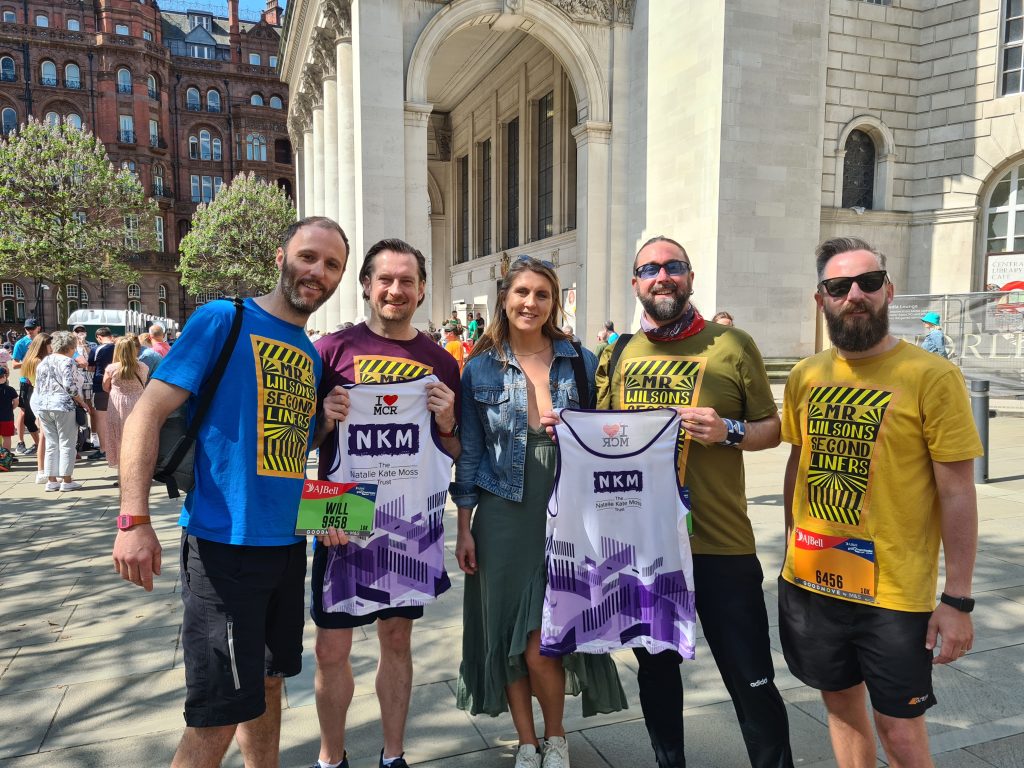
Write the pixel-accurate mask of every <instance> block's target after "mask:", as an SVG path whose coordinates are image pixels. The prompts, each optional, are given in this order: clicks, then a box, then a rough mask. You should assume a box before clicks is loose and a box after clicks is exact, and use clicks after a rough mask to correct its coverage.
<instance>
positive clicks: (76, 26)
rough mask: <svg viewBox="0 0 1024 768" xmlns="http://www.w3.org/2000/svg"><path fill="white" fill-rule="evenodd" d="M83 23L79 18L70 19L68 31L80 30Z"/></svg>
mask: <svg viewBox="0 0 1024 768" xmlns="http://www.w3.org/2000/svg"><path fill="white" fill-rule="evenodd" d="M81 30H82V23H81V22H80V21H79V20H78V19H68V32H80V31H81Z"/></svg>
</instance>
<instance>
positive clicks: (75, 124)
mask: <svg viewBox="0 0 1024 768" xmlns="http://www.w3.org/2000/svg"><path fill="white" fill-rule="evenodd" d="M68 125H70V126H71V127H72V128H77V129H78V130H82V116H81V115H78V114H75V113H74V112H72V113H71V114H70V115H68Z"/></svg>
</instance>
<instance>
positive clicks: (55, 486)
mask: <svg viewBox="0 0 1024 768" xmlns="http://www.w3.org/2000/svg"><path fill="white" fill-rule="evenodd" d="M60 486H61V484H60V483H47V484H46V488H44V489H43V490H45V491H59V490H60Z"/></svg>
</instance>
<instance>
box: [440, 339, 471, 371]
mask: <svg viewBox="0 0 1024 768" xmlns="http://www.w3.org/2000/svg"><path fill="white" fill-rule="evenodd" d="M444 348H445V349H446V350H448V354H449V355H451V356H452V357H454V358H455V359H456V360H457V361H458V363H459V370H460V371H461V370H462V365H463V363H464V362H465V357H466V353H465V350H463V348H462V342H461V341H457V340H454V339H453V340H452V341H446V342H445V343H444Z"/></svg>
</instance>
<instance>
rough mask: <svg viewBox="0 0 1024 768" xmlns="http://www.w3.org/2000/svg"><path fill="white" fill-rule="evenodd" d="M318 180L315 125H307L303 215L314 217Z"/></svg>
mask: <svg viewBox="0 0 1024 768" xmlns="http://www.w3.org/2000/svg"><path fill="white" fill-rule="evenodd" d="M315 178H316V165H315V163H314V157H313V123H312V121H310V122H308V123H306V126H305V130H304V131H303V132H302V215H303V216H312V215H313V213H314V210H313V201H314V199H315V195H314V194H313V180H314V179H315Z"/></svg>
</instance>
